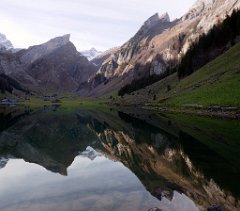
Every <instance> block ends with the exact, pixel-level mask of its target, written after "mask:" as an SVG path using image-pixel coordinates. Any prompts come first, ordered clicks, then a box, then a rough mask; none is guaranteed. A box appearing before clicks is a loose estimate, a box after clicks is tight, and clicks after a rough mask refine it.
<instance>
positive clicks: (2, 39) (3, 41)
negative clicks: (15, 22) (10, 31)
mask: <svg viewBox="0 0 240 211" xmlns="http://www.w3.org/2000/svg"><path fill="white" fill-rule="evenodd" d="M10 49H13V45H12V43H11V42H10V41H9V40H8V39H7V37H6V36H5V35H4V34H1V33H0V51H1V50H10Z"/></svg>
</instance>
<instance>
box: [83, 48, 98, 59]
mask: <svg viewBox="0 0 240 211" xmlns="http://www.w3.org/2000/svg"><path fill="white" fill-rule="evenodd" d="M80 53H81V54H82V55H83V56H85V57H87V58H88V60H89V61H91V60H93V59H94V58H95V57H97V56H98V55H99V54H101V53H102V52H101V51H97V50H96V49H95V48H91V49H90V50H86V51H82V52H80Z"/></svg>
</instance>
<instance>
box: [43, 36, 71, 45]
mask: <svg viewBox="0 0 240 211" xmlns="http://www.w3.org/2000/svg"><path fill="white" fill-rule="evenodd" d="M68 42H70V34H66V35H63V36H60V37H56V38H53V39H51V40H49V41H48V42H46V43H45V44H43V45H48V47H53V48H57V47H61V46H63V45H66V44H67V43H68Z"/></svg>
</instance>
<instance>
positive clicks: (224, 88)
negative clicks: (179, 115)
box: [119, 43, 240, 107]
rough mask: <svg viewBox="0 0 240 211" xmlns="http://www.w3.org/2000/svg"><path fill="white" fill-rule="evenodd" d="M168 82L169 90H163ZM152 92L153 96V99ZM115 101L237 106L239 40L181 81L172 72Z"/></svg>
mask: <svg viewBox="0 0 240 211" xmlns="http://www.w3.org/2000/svg"><path fill="white" fill-rule="evenodd" d="M168 85H169V86H170V87H171V90H170V91H168V90H167V86H168ZM149 91H150V94H149ZM154 95H156V96H157V97H156V100H155V101H154V100H153V96H154ZM143 99H144V100H143ZM119 103H122V104H124V105H126V104H139V103H147V104H149V105H154V106H171V107H174V106H177V107H178V106H183V105H189V104H190V105H195V104H197V105H204V106H212V105H221V106H238V107H240V43H239V44H237V45H235V46H234V47H232V48H231V49H230V50H228V51H227V52H225V53H224V54H223V55H221V56H219V57H218V58H217V59H215V60H213V61H212V62H210V63H209V64H207V65H205V66H204V67H202V68H201V69H199V70H198V71H196V72H195V73H193V74H192V75H190V76H188V77H187V78H185V79H183V80H181V81H179V80H178V78H177V75H176V74H173V75H171V76H169V77H167V78H165V79H163V80H161V81H159V82H157V83H155V84H153V85H151V86H149V87H146V88H145V89H142V90H139V91H136V92H134V93H133V94H131V95H126V96H125V97H124V98H123V99H120V100H119Z"/></svg>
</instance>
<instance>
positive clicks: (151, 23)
mask: <svg viewBox="0 0 240 211" xmlns="http://www.w3.org/2000/svg"><path fill="white" fill-rule="evenodd" d="M159 22H163V23H165V22H170V17H169V15H168V13H164V14H162V15H161V16H159V14H158V13H155V14H154V15H153V16H151V17H150V18H148V19H147V20H146V21H145V22H144V27H148V28H150V27H153V26H154V25H156V24H158V23H159Z"/></svg>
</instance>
